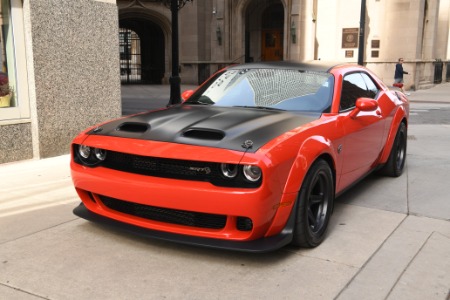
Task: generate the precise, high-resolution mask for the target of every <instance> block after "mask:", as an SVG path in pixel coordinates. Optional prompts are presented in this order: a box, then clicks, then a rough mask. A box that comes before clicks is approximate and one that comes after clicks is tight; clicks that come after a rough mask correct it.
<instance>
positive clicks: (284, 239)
mask: <svg viewBox="0 0 450 300" xmlns="http://www.w3.org/2000/svg"><path fill="white" fill-rule="evenodd" d="M293 211H294V212H295V209H294V210H293ZM73 213H74V214H75V215H77V216H79V217H81V218H83V219H86V220H88V221H92V222H96V223H100V224H104V225H107V226H109V227H113V228H115V229H119V230H121V231H125V232H127V233H131V234H133V235H137V236H141V237H144V238H153V239H159V240H163V241H171V242H176V243H181V244H187V245H194V246H201V247H209V248H216V249H223V250H233V251H242V252H252V253H265V252H271V251H275V250H277V249H280V248H282V247H284V246H286V245H288V244H289V243H291V241H292V236H293V228H294V225H295V213H291V216H290V218H289V220H288V223H287V224H286V227H285V228H284V229H283V230H282V231H281V233H279V234H278V235H275V236H271V237H267V238H262V239H258V240H253V241H245V242H240V241H229V240H219V239H211V238H203V237H196V236H189V235H182V234H175V233H168V232H162V231H156V230H151V229H147V228H143V227H139V226H135V225H131V224H127V223H123V222H119V221H116V220H113V219H110V218H106V217H104V216H101V215H99V214H96V213H94V212H92V211H90V210H88V209H87V208H86V206H85V205H84V204H83V203H80V205H79V206H77V207H75V208H74V210H73Z"/></svg>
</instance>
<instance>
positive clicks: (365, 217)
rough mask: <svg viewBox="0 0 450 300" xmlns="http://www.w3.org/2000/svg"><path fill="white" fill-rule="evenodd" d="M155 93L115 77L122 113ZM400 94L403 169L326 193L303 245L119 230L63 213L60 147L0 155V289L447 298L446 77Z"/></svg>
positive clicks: (13, 293)
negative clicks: (232, 242)
mask: <svg viewBox="0 0 450 300" xmlns="http://www.w3.org/2000/svg"><path fill="white" fill-rule="evenodd" d="M188 88H190V87H189V86H184V88H182V90H184V89H188ZM133 89H135V90H134V91H133ZM148 89H152V90H153V93H154V94H155V95H156V96H157V97H155V98H157V99H159V100H158V101H159V102H151V101H156V100H150V98H152V97H151V95H149V94H148V93H149V92H150V91H148ZM167 94H168V87H167V86H162V87H160V88H159V89H158V88H157V87H156V86H147V87H144V86H127V87H123V89H122V95H123V98H124V99H125V101H124V106H123V108H124V114H128V113H132V112H133V107H135V106H136V105H134V106H133V105H129V103H130V102H133V101H135V103H139V105H141V106H142V107H144V108H145V107H147V106H146V105H147V102H146V101H147V99H148V103H149V104H148V105H149V107H150V106H152V105H154V106H158V105H159V106H160V107H161V104H163V105H164V104H165V103H166V102H165V101H166V99H167ZM410 99H411V100H412V105H411V109H412V110H411V121H410V126H409V128H408V155H407V166H406V170H405V173H404V174H403V175H402V176H401V177H399V178H385V177H379V176H376V175H371V176H369V177H368V178H366V179H365V180H363V181H362V182H360V183H359V184H358V185H357V186H355V187H354V188H353V189H352V190H350V191H349V192H347V193H346V194H344V195H342V196H341V197H340V198H338V199H337V204H336V208H335V212H334V215H333V216H332V219H331V225H330V230H329V232H328V237H327V239H326V240H325V242H324V243H323V244H322V245H320V246H319V247H317V248H315V249H298V248H294V247H286V248H283V249H281V250H279V251H277V252H274V253H268V254H263V255H261V254H258V255H256V254H247V253H236V252H227V251H219V250H211V249H203V248H197V247H191V246H184V245H178V244H173V243H169V242H162V241H156V240H146V239H143V238H138V237H134V236H129V235H126V234H123V233H120V232H117V231H113V230H111V229H109V228H106V227H103V226H99V225H96V224H93V223H90V222H87V221H85V220H83V219H79V218H78V217H76V216H75V215H73V214H72V209H73V208H74V207H75V206H76V205H77V204H78V203H79V200H78V197H77V195H76V193H75V191H74V189H73V186H72V183H71V179H70V172H69V156H68V155H63V156H59V157H55V158H50V159H43V160H30V161H22V162H16V163H9V164H3V165H0V178H1V181H0V299H25V300H28V299H30V300H36V299H52V300H53V299H339V300H341V299H408V300H409V299H441V300H449V299H450V294H449V293H450V201H448V199H449V196H448V195H449V194H450V185H449V183H448V182H449V180H448V174H449V170H450V155H449V151H448V149H450V125H449V122H448V115H449V114H448V111H449V110H450V83H445V84H441V85H439V86H437V87H435V88H433V89H430V90H421V91H417V92H411V96H410ZM147 109H148V108H147ZM125 110H127V112H125ZM441 118H442V120H441ZM446 118H447V119H446Z"/></svg>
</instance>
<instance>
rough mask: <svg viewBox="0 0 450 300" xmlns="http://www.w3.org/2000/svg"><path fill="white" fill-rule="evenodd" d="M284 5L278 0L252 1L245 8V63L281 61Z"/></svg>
mask: <svg viewBox="0 0 450 300" xmlns="http://www.w3.org/2000/svg"><path fill="white" fill-rule="evenodd" d="M284 11H285V8H284V5H283V4H282V2H281V1H280V0H253V1H250V2H249V4H248V5H247V7H246V8H245V61H246V62H252V61H277V60H283V53H284V48H283V45H284V43H283V41H284V39H285V37H284V22H285V18H284V14H285V12H284Z"/></svg>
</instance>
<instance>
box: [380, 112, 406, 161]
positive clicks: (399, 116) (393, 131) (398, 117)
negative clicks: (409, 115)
mask: <svg viewBox="0 0 450 300" xmlns="http://www.w3.org/2000/svg"><path fill="white" fill-rule="evenodd" d="M401 122H404V123H405V125H406V126H408V123H407V122H406V113H405V111H404V109H403V108H401V109H399V110H397V113H396V114H395V116H394V118H393V119H392V123H391V128H390V129H389V134H388V136H387V139H386V144H385V146H384V148H383V152H382V153H381V156H380V164H384V163H386V162H387V160H388V159H389V155H390V154H391V149H392V145H393V144H394V140H395V136H396V135H397V131H398V128H399V127H400V123H401ZM394 125H395V126H394Z"/></svg>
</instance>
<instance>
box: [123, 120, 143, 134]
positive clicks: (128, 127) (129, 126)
mask: <svg viewBox="0 0 450 300" xmlns="http://www.w3.org/2000/svg"><path fill="white" fill-rule="evenodd" d="M149 128H150V125H148V124H145V123H131V122H127V123H122V124H120V126H119V127H117V129H116V130H118V131H125V132H134V133H144V132H146V131H147V130H148V129H149Z"/></svg>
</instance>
